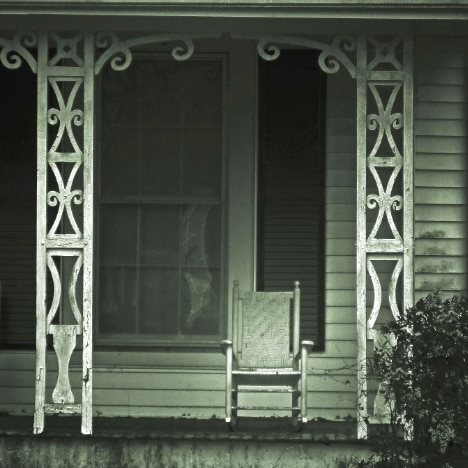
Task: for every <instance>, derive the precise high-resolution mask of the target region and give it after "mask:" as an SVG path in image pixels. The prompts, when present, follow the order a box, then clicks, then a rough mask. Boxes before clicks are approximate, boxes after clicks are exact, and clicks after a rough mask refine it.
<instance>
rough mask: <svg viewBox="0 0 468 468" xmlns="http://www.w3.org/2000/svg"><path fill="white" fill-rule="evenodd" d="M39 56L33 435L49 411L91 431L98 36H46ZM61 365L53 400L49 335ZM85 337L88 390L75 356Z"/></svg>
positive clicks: (41, 39) (40, 38)
mask: <svg viewBox="0 0 468 468" xmlns="http://www.w3.org/2000/svg"><path fill="white" fill-rule="evenodd" d="M37 50H38V52H37V55H38V57H37V64H38V65H37V83H38V85H37V96H38V99H37V270H36V284H37V292H36V294H37V299H36V315H37V328H36V350H37V354H36V405H35V413H34V433H36V434H38V433H40V432H42V431H43V430H44V415H45V414H57V413H63V414H81V416H82V423H81V432H82V433H83V434H91V432H92V287H93V129H94V121H93V120H94V35H93V34H92V33H77V34H67V35H61V34H59V33H50V34H49V33H40V34H39V36H38V49H37ZM49 335H51V336H52V342H53V347H54V349H55V353H56V355H57V360H58V376H57V383H56V385H55V388H54V390H53V392H52V395H51V401H50V397H48V396H46V375H47V372H46V371H47V364H46V360H47V359H46V357H47V356H46V355H47V337H48V336H49ZM77 337H81V340H80V342H79V346H80V347H81V348H82V393H81V403H77V402H76V401H75V396H74V394H73V392H72V389H71V386H70V380H69V363H70V357H71V355H72V353H73V351H74V349H75V347H76V345H77Z"/></svg>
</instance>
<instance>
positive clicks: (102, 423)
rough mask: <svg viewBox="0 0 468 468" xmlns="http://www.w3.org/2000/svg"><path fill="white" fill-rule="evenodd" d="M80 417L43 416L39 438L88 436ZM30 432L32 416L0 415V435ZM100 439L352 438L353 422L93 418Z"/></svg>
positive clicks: (326, 441) (94, 435)
mask: <svg viewBox="0 0 468 468" xmlns="http://www.w3.org/2000/svg"><path fill="white" fill-rule="evenodd" d="M80 425H81V418H80V417H76V416H46V417H45V429H44V433H43V434H41V435H40V437H84V438H86V437H89V436H83V435H82V434H81V433H80ZM32 434H33V417H32V416H10V415H0V436H4V435H5V436H13V435H14V436H28V435H32ZM91 437H101V438H124V439H160V440H173V439H177V440H181V439H182V440H269V441H284V440H287V441H315V442H322V443H329V442H333V441H348V442H355V441H356V422H355V421H325V420H320V421H309V422H307V423H306V424H305V425H303V427H302V429H301V430H300V431H297V430H296V429H295V428H294V427H293V426H292V423H291V421H290V419H288V418H240V419H239V422H238V427H237V428H236V430H235V431H230V430H229V429H228V427H227V425H226V423H225V422H224V420H222V419H218V418H213V419H192V418H129V417H128V418H126V417H116V418H108V417H106V418H105V417H94V418H93V435H92V436H91Z"/></svg>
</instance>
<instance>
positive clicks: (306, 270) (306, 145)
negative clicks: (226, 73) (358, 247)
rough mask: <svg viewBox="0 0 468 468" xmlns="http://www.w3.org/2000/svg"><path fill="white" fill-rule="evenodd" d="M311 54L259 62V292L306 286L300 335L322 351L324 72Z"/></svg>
mask: <svg viewBox="0 0 468 468" xmlns="http://www.w3.org/2000/svg"><path fill="white" fill-rule="evenodd" d="M317 59H318V54H317V52H315V51H313V50H289V51H286V50H284V51H282V52H281V55H280V57H279V58H278V59H277V60H276V61H273V62H264V61H260V62H259V64H260V69H259V168H258V208H257V211H258V227H257V230H258V248H257V252H258V259H257V285H258V288H259V289H260V290H262V289H263V290H265V291H278V290H279V291H281V290H289V289H292V287H293V284H294V281H295V280H299V281H300V283H301V338H302V339H312V340H314V341H315V343H316V344H317V346H316V348H315V349H319V348H323V317H324V313H323V306H324V305H323V287H324V284H323V283H324V274H325V273H324V242H323V239H324V235H323V225H324V221H323V214H324V202H325V170H324V165H325V158H324V154H325V151H324V128H325V99H326V94H325V85H326V81H325V73H323V72H322V71H321V70H320V68H319V66H318V60H317Z"/></svg>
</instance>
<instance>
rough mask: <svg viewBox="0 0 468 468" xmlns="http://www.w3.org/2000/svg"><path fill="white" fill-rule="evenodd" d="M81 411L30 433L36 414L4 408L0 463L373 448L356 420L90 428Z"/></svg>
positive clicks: (178, 459)
mask: <svg viewBox="0 0 468 468" xmlns="http://www.w3.org/2000/svg"><path fill="white" fill-rule="evenodd" d="M80 423H81V421H80V418H77V417H63V416H62V417H61V416H58V417H57V416H49V417H47V416H46V420H45V431H44V433H43V434H40V435H33V433H32V428H33V418H32V417H31V416H8V415H3V416H0V466H1V467H10V466H11V467H15V468H23V467H24V468H29V467H31V466H34V467H36V468H56V467H60V468H61V467H67V468H68V467H70V466H73V467H74V468H80V467H83V468H84V467H86V468H90V467H125V468H134V467H135V468H137V467H138V468H145V467H157V468H159V467H161V468H165V467H175V468H177V467H181V468H185V467H187V468H192V467H200V468H202V467H215V468H224V467H229V468H230V467H233V468H237V467H239V468H240V467H242V468H249V467H260V468H261V467H268V468H271V467H289V466H291V467H294V468H302V467H304V468H305V467H307V468H309V467H318V468H344V467H346V466H348V464H349V461H350V460H353V459H357V458H361V457H366V456H368V455H369V454H370V449H369V446H368V445H367V444H365V443H360V442H358V441H357V440H356V422H355V421H336V422H335V421H311V422H308V423H307V424H306V425H304V426H303V428H302V431H301V432H297V431H295V430H294V428H293V427H292V425H291V422H290V421H289V420H287V419H282V418H278V419H271V418H269V419H266V418H263V419H252V420H250V419H249V420H246V419H242V420H240V421H239V427H238V429H237V430H236V431H235V432H230V431H229V429H228V427H227V426H226V424H225V422H224V420H222V419H210V420H199V419H198V420H197V419H177V418H174V419H159V418H103V417H101V418H99V417H95V418H94V420H93V435H92V436H84V435H82V434H81V433H80Z"/></svg>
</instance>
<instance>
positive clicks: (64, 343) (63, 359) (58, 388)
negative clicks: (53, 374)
mask: <svg viewBox="0 0 468 468" xmlns="http://www.w3.org/2000/svg"><path fill="white" fill-rule="evenodd" d="M50 332H51V334H52V335H53V336H54V349H55V353H56V354H57V360H58V376H57V383H56V385H55V388H54V390H53V392H52V401H53V402H54V403H61V404H64V403H74V402H75V397H74V395H73V392H72V389H71V385H70V379H69V365H70V358H71V355H72V353H73V350H74V349H75V346H76V335H77V334H79V333H80V330H79V328H78V327H77V326H75V325H51V326H50Z"/></svg>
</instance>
